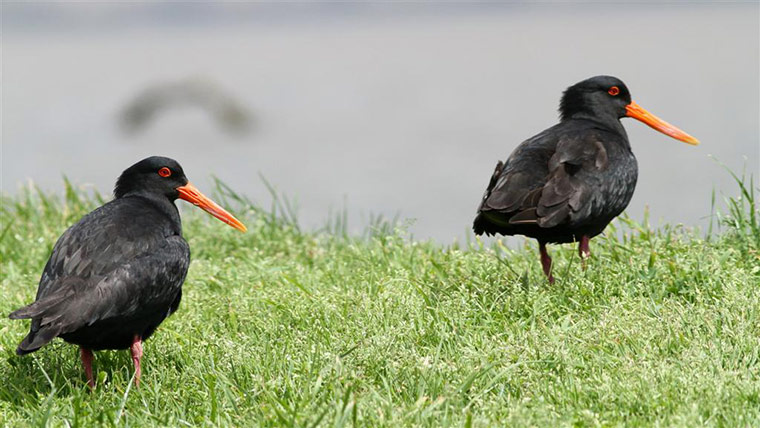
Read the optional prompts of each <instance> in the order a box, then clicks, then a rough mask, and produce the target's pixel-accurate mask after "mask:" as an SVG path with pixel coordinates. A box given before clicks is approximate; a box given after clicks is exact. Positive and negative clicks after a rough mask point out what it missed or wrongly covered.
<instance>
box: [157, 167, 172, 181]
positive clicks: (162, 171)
mask: <svg viewBox="0 0 760 428" xmlns="http://www.w3.org/2000/svg"><path fill="white" fill-rule="evenodd" d="M158 175H160V176H161V177H164V178H166V177H168V176H170V175H172V170H170V169H169V168H167V167H162V168H161V169H159V170H158Z"/></svg>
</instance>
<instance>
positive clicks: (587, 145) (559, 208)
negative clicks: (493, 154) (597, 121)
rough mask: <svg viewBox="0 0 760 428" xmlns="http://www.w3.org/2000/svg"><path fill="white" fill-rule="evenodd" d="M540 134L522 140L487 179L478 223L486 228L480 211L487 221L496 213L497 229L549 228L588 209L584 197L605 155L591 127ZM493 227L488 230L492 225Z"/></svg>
mask: <svg viewBox="0 0 760 428" xmlns="http://www.w3.org/2000/svg"><path fill="white" fill-rule="evenodd" d="M552 135H556V133H551V132H549V133H547V132H545V133H542V134H539V135H537V136H536V137H534V138H533V139H531V140H528V141H526V142H525V143H523V144H521V145H520V146H519V147H518V148H517V149H516V150H515V151H514V153H513V154H512V155H511V156H510V158H509V159H508V160H507V163H506V165H505V166H504V167H503V168H501V169H500V168H499V167H498V166H497V171H496V172H495V173H494V176H493V177H492V178H491V183H490V185H489V188H488V190H486V194H485V195H484V198H483V201H482V203H481V205H480V208H479V210H478V212H479V215H478V217H477V218H476V224H475V228H476V233H477V232H478V230H477V229H478V225H480V229H482V230H484V231H485V232H490V230H489V229H488V227H487V226H485V220H484V219H483V213H487V214H488V218H489V219H490V221H491V222H493V219H495V218H497V217H499V220H500V221H499V223H500V224H498V225H497V226H496V227H495V229H497V231H499V232H503V231H505V229H509V228H511V227H517V226H519V225H534V226H539V227H541V228H551V227H554V226H556V225H558V224H561V223H563V222H576V221H578V220H580V219H581V218H582V217H583V216H584V215H586V214H587V213H586V210H589V209H590V207H589V205H588V202H589V198H590V196H591V195H592V193H593V189H594V185H595V183H596V182H597V181H598V180H599V178H600V177H599V173H601V172H602V171H604V170H605V169H606V168H607V164H608V159H607V152H606V150H605V147H604V145H603V144H602V143H601V139H600V136H599V135H598V134H597V133H595V132H589V131H588V130H586V132H574V133H561V134H559V136H558V137H557V138H556V139H553V138H551V136H552ZM493 229H494V228H492V229H491V230H493Z"/></svg>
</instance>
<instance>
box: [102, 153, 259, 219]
mask: <svg viewBox="0 0 760 428" xmlns="http://www.w3.org/2000/svg"><path fill="white" fill-rule="evenodd" d="M130 193H148V194H153V195H163V196H165V197H166V198H168V199H169V200H170V201H174V200H176V199H177V198H179V199H184V200H186V201H188V202H190V203H191V204H193V205H195V206H197V207H199V208H201V209H202V210H204V211H206V212H208V213H209V214H211V215H212V216H214V217H216V218H218V219H219V220H221V221H223V222H225V223H227V224H229V225H230V226H232V227H234V228H235V229H238V230H240V231H243V232H245V231H246V227H245V226H244V225H243V223H241V222H240V221H239V220H238V219H236V218H235V217H234V216H233V215H232V214H230V213H228V212H227V211H226V210H225V209H224V208H222V207H220V206H219V205H217V204H216V202H214V201H212V200H211V199H210V198H208V197H207V196H205V195H204V194H203V193H201V192H200V190H198V189H197V188H196V187H195V186H193V185H192V184H191V183H190V181H189V180H188V179H187V177H186V176H185V171H183V170H182V166H181V165H180V164H179V162H177V161H175V160H174V159H171V158H167V157H162V156H151V157H149V158H145V159H143V160H141V161H140V162H137V163H136V164H134V165H132V166H130V167H129V168H127V169H126V170H124V172H122V173H121V175H120V176H119V179H118V180H116V186H115V187H114V191H113V194H114V197H116V198H121V197H123V196H125V195H127V194H130Z"/></svg>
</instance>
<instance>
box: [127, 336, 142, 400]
mask: <svg viewBox="0 0 760 428" xmlns="http://www.w3.org/2000/svg"><path fill="white" fill-rule="evenodd" d="M129 351H130V352H131V353H132V362H133V363H135V386H137V387H139V386H140V375H141V374H142V370H140V358H142V355H143V346H142V338H141V337H140V335H137V334H136V335H135V337H134V339H132V346H131V347H130V348H129Z"/></svg>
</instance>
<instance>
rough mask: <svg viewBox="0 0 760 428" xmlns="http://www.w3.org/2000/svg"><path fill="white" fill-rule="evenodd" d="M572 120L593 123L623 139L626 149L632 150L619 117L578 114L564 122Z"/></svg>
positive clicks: (565, 119)
mask: <svg viewBox="0 0 760 428" xmlns="http://www.w3.org/2000/svg"><path fill="white" fill-rule="evenodd" d="M571 120H582V121H588V122H593V124H594V127H597V128H600V129H603V130H605V131H608V132H612V133H614V134H617V135H619V136H620V137H622V138H621V139H622V141H623V142H624V144H625V146H626V148H627V149H628V150H629V151H630V150H631V144H630V143H629V141H628V133H626V132H625V128H624V127H623V124H622V123H620V119H619V118H618V117H615V116H613V115H609V114H598V113H587V112H577V113H574V114H573V115H571V116H570V117H567V118H563V120H562V122H566V121H571Z"/></svg>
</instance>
